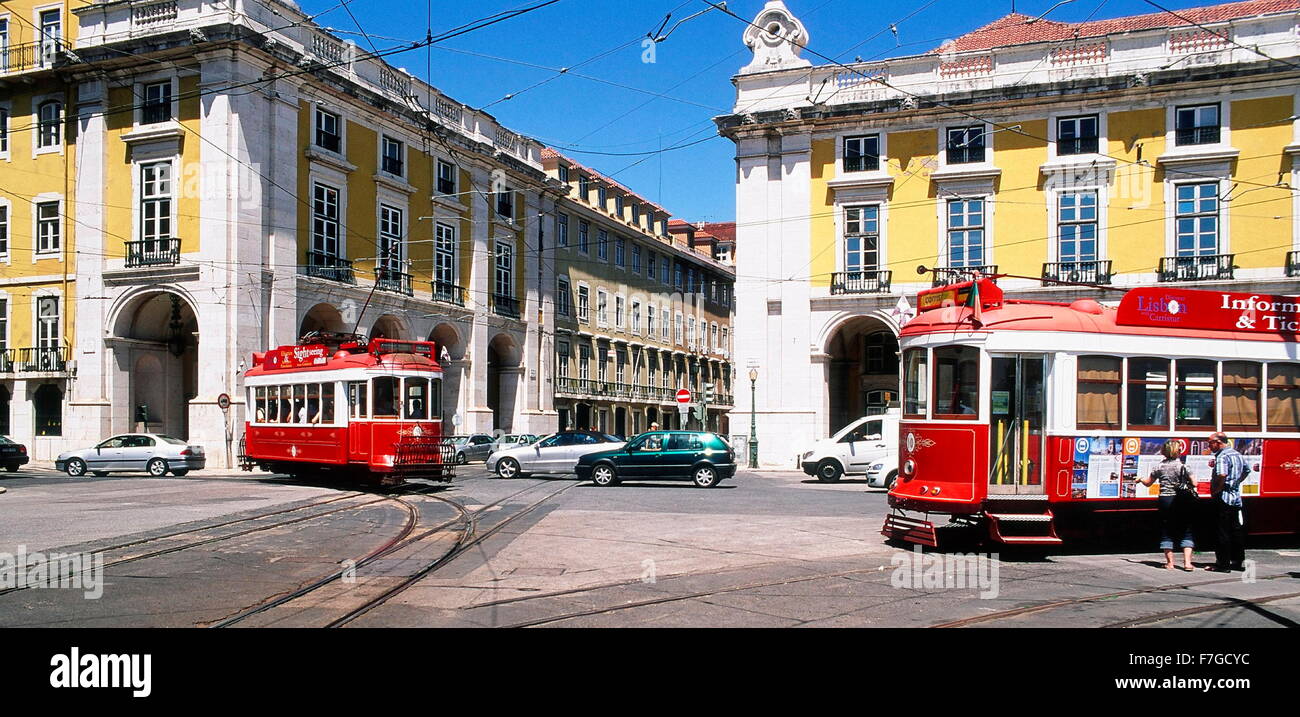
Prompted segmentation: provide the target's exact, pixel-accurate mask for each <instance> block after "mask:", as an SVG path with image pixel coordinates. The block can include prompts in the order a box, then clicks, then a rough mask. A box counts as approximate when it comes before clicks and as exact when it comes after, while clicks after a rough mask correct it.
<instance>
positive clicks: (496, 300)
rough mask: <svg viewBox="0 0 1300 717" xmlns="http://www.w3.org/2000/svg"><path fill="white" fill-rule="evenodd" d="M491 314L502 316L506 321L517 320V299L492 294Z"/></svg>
mask: <svg viewBox="0 0 1300 717" xmlns="http://www.w3.org/2000/svg"><path fill="white" fill-rule="evenodd" d="M492 313H494V314H496V315H497V316H504V317H506V318H507V319H517V318H519V299H516V298H513V297H509V296H504V295H502V294H493V295H492Z"/></svg>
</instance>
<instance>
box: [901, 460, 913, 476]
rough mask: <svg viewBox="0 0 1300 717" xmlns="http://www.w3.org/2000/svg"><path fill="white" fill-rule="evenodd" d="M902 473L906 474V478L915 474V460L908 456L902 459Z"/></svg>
mask: <svg viewBox="0 0 1300 717" xmlns="http://www.w3.org/2000/svg"><path fill="white" fill-rule="evenodd" d="M903 475H905V476H907V477H908V478H911V477H912V476H914V475H916V462H915V461H913V460H912V459H911V458H908V459H907V460H905V461H903Z"/></svg>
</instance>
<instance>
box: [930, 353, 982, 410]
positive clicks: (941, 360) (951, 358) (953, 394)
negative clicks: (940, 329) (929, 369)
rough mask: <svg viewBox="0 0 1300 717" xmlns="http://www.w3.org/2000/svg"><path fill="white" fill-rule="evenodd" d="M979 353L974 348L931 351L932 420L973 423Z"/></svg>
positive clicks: (977, 383) (978, 383) (976, 408)
mask: <svg viewBox="0 0 1300 717" xmlns="http://www.w3.org/2000/svg"><path fill="white" fill-rule="evenodd" d="M979 386H980V352H979V349H978V348H976V347H974V346H940V347H937V348H935V350H934V416H935V418H940V417H943V418H960V419H964V420H972V421H973V420H975V418H976V413H978V407H979Z"/></svg>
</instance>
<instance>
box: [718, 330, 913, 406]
mask: <svg viewBox="0 0 1300 717" xmlns="http://www.w3.org/2000/svg"><path fill="white" fill-rule="evenodd" d="M723 332H724V336H725V332H726V329H723ZM723 341H724V342H725V341H726V339H723ZM925 351H926V350H925V349H908V350H907V351H906V353H904V354H903V413H904V414H905V415H907V416H911V417H913V418H925V411H926V406H927V404H928V403H929V401H928V399H927V394H926V391H927V389H928V387H929V385H930V382H929V380H928V379H927V375H926V370H925V369H926V356H925Z"/></svg>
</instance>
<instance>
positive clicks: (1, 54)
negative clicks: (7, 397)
mask: <svg viewBox="0 0 1300 717" xmlns="http://www.w3.org/2000/svg"><path fill="white" fill-rule="evenodd" d="M8 71H9V20H8V18H0V72H8ZM5 433H8V431H5Z"/></svg>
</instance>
